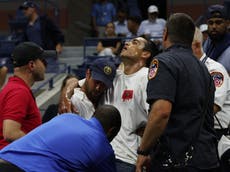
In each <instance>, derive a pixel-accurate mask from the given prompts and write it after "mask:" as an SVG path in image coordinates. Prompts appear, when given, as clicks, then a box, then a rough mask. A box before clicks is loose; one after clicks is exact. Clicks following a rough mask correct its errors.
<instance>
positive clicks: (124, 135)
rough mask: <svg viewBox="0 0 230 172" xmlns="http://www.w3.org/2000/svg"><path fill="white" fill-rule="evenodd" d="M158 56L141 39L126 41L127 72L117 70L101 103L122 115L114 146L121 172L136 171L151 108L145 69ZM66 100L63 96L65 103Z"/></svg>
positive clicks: (124, 60)
mask: <svg viewBox="0 0 230 172" xmlns="http://www.w3.org/2000/svg"><path fill="white" fill-rule="evenodd" d="M157 53H158V51H157V48H156V46H155V44H154V43H153V42H151V41H147V40H146V39H144V38H142V37H137V38H134V39H132V40H131V41H127V42H126V43H125V46H124V48H123V49H122V51H121V53H120V56H121V59H122V62H123V64H124V71H121V70H117V72H116V76H115V79H114V80H113V87H111V88H110V89H109V90H107V92H106V94H105V95H104V96H103V97H102V100H101V103H102V104H111V105H114V106H115V107H117V108H119V110H120V112H121V119H122V126H121V130H120V131H119V133H118V135H117V136H116V137H115V139H114V141H113V142H112V143H111V144H112V146H113V149H114V150H115V155H116V159H117V161H116V166H117V171H119V172H123V171H124V172H131V171H134V170H135V162H136V158H137V154H136V150H137V147H138V145H139V143H140V136H141V133H142V132H143V130H144V127H145V123H146V121H147V111H148V108H149V107H148V105H147V103H146V101H145V100H146V86H147V73H148V68H147V67H146V66H148V65H149V62H150V61H151V58H152V57H153V56H154V55H156V54H157ZM63 95H66V94H63ZM65 98H66V96H63V99H62V101H63V100H64V99H65ZM67 106H68V105H67Z"/></svg>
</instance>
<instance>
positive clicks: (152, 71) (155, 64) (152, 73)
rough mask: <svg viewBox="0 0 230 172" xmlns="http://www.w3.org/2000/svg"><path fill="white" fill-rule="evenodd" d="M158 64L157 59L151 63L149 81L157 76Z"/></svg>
mask: <svg viewBox="0 0 230 172" xmlns="http://www.w3.org/2000/svg"><path fill="white" fill-rule="evenodd" d="M158 63H159V62H158V60H157V59H154V60H153V61H152V62H151V64H150V67H149V75H148V78H149V80H150V79H153V78H154V77H155V76H156V74H157V70H158Z"/></svg>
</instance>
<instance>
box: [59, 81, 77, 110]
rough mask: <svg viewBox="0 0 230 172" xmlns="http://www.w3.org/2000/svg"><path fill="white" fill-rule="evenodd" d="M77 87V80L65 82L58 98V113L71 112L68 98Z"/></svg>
mask: <svg viewBox="0 0 230 172" xmlns="http://www.w3.org/2000/svg"><path fill="white" fill-rule="evenodd" d="M77 86H78V79H77V78H71V79H69V80H68V81H67V82H66V85H65V86H64V87H63V88H62V90H61V93H60V98H59V105H58V113H59V114H62V113H67V112H71V101H70V98H71V96H72V95H73V93H74V88H76V87H77Z"/></svg>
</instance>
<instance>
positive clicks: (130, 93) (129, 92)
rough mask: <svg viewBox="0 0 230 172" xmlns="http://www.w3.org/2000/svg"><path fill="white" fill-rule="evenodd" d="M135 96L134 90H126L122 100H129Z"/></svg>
mask: <svg viewBox="0 0 230 172" xmlns="http://www.w3.org/2000/svg"><path fill="white" fill-rule="evenodd" d="M132 98H133V90H124V92H123V94H122V100H123V102H124V101H129V100H130V99H132Z"/></svg>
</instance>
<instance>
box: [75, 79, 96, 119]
mask: <svg viewBox="0 0 230 172" xmlns="http://www.w3.org/2000/svg"><path fill="white" fill-rule="evenodd" d="M84 82H85V79H83V80H80V81H79V86H82V85H83V83H84ZM71 103H72V105H73V106H74V107H75V108H76V109H77V110H78V112H79V115H80V116H82V117H84V118H85V119H90V118H91V117H92V116H93V113H94V112H95V109H94V106H93V104H92V102H91V101H90V100H89V99H88V97H87V96H86V94H85V93H84V92H83V91H81V88H75V89H74V94H73V95H72V97H71Z"/></svg>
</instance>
